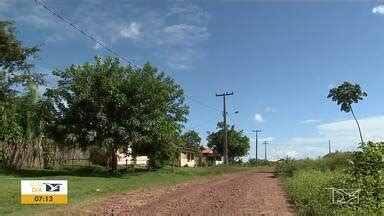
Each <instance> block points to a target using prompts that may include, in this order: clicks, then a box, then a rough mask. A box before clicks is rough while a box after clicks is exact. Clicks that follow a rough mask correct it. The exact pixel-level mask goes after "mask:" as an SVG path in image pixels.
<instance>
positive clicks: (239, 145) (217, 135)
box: [207, 122, 250, 162]
mask: <svg viewBox="0 0 384 216" xmlns="http://www.w3.org/2000/svg"><path fill="white" fill-rule="evenodd" d="M217 129H218V131H216V132H208V137H207V141H208V147H210V148H212V149H214V150H215V151H216V152H218V153H219V154H220V155H223V154H224V146H223V140H224V124H223V123H222V122H219V123H218V124H217ZM228 129H229V130H228V132H227V137H228V141H227V143H228V158H229V160H231V161H232V162H233V161H234V159H235V158H236V157H242V156H245V155H247V154H248V151H249V148H250V140H249V138H248V137H247V136H246V135H244V134H243V130H240V131H237V130H235V126H233V125H232V126H228Z"/></svg>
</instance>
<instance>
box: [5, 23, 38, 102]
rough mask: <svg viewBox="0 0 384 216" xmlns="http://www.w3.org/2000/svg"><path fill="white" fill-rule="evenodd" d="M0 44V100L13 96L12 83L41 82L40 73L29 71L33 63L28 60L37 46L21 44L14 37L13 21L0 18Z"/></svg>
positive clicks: (33, 54) (36, 49) (35, 52)
mask: <svg viewBox="0 0 384 216" xmlns="http://www.w3.org/2000/svg"><path fill="white" fill-rule="evenodd" d="M0 44H1V45H0V101H4V100H10V97H11V96H15V93H16V91H15V90H14V88H13V87H14V85H17V84H22V85H27V84H28V81H34V82H36V83H38V84H41V83H42V82H43V79H42V75H41V74H39V73H33V72H31V68H32V67H33V64H30V63H29V62H28V58H30V57H33V56H35V55H36V54H37V52H38V51H39V48H38V47H37V46H33V47H25V46H23V44H22V42H21V41H19V40H18V39H17V37H16V30H15V27H14V26H13V22H11V21H2V20H0Z"/></svg>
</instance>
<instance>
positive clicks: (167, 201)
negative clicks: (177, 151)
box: [92, 171, 294, 215]
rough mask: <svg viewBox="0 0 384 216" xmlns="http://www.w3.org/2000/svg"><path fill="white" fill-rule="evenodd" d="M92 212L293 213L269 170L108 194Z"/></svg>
mask: <svg viewBox="0 0 384 216" xmlns="http://www.w3.org/2000/svg"><path fill="white" fill-rule="evenodd" d="M92 213H93V214H114V215H294V211H293V208H292V206H291V205H290V204H289V202H288V201H287V197H286V193H285V192H284V191H283V189H282V187H281V185H279V182H278V179H277V178H275V176H274V174H273V173H271V172H255V171H252V172H241V173H234V174H227V175H223V176H216V177H210V178H208V179H204V180H199V181H192V182H187V183H182V184H176V185H170V186H161V187H157V188H151V189H141V190H136V191H132V192H129V193H125V194H120V195H115V196H113V197H110V198H109V199H107V200H106V202H104V203H103V205H102V206H100V207H98V208H96V209H93V211H92Z"/></svg>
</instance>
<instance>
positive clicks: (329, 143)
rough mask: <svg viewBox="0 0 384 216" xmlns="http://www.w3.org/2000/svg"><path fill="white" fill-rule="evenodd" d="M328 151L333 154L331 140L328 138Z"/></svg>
mask: <svg viewBox="0 0 384 216" xmlns="http://www.w3.org/2000/svg"><path fill="white" fill-rule="evenodd" d="M328 153H329V154H331V140H328Z"/></svg>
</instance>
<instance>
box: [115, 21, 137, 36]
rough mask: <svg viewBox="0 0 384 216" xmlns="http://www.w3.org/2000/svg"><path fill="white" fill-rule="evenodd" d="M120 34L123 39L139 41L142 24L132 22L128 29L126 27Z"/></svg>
mask: <svg viewBox="0 0 384 216" xmlns="http://www.w3.org/2000/svg"><path fill="white" fill-rule="evenodd" d="M120 34H121V36H122V37H123V38H131V39H134V40H138V39H139V38H140V35H141V32H140V24H138V23H136V22H131V23H130V24H129V26H128V27H125V28H123V29H121V30H120Z"/></svg>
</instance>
